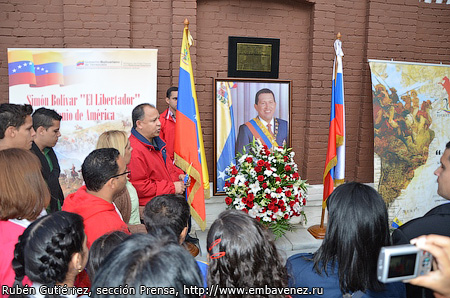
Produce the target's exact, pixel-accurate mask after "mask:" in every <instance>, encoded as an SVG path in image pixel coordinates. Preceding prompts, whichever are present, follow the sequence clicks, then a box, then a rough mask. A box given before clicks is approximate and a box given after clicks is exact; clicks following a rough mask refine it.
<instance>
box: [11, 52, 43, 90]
mask: <svg viewBox="0 0 450 298" xmlns="http://www.w3.org/2000/svg"><path fill="white" fill-rule="evenodd" d="M8 75H9V86H15V85H20V84H32V85H35V84H36V75H35V70H34V62H33V54H32V53H31V51H26V50H14V51H8Z"/></svg>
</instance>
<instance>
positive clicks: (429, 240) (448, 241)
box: [408, 235, 450, 298]
mask: <svg viewBox="0 0 450 298" xmlns="http://www.w3.org/2000/svg"><path fill="white" fill-rule="evenodd" d="M411 243H413V244H415V245H416V246H417V247H418V248H420V249H424V250H426V251H428V252H430V253H431V254H432V255H433V256H434V259H435V266H434V270H433V271H431V272H430V273H428V274H427V275H424V276H419V277H417V278H414V279H412V280H409V281H408V282H409V283H410V284H412V285H416V286H422V287H427V288H429V289H431V290H433V291H435V293H434V295H435V297H437V298H441V297H442V298H443V297H450V238H449V237H445V236H439V235H427V236H421V237H418V238H415V239H412V240H411Z"/></svg>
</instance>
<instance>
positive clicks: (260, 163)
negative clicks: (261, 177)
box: [257, 159, 265, 167]
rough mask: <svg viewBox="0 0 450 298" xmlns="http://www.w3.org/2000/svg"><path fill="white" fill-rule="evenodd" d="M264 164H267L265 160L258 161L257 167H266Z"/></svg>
mask: <svg viewBox="0 0 450 298" xmlns="http://www.w3.org/2000/svg"><path fill="white" fill-rule="evenodd" d="M264 163H265V162H264V160H262V159H260V160H258V162H257V165H258V166H260V167H262V166H264Z"/></svg>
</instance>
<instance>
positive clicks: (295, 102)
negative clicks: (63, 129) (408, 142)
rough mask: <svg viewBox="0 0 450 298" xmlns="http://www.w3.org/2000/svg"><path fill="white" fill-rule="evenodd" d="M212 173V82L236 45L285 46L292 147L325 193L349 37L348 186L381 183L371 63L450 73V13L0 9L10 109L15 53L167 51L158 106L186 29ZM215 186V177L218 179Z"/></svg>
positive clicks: (324, 8) (1, 72) (387, 6)
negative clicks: (422, 65)
mask: <svg viewBox="0 0 450 298" xmlns="http://www.w3.org/2000/svg"><path fill="white" fill-rule="evenodd" d="M185 18H188V19H189V22H190V30H191V34H192V36H193V37H194V39H195V44H194V47H192V48H191V55H192V57H191V58H192V60H193V67H194V76H195V80H196V88H197V96H198V99H199V105H200V107H199V108H200V113H201V119H202V128H203V131H204V140H205V147H206V154H207V159H208V162H209V170H210V173H212V172H213V170H212V169H213V148H214V145H213V126H214V124H213V116H212V111H213V107H212V97H213V95H212V93H213V86H212V78H218V77H220V78H225V77H226V76H227V58H228V36H231V35H234V36H251V37H272V38H280V41H281V46H280V76H279V78H280V79H284V80H292V113H293V117H292V119H293V129H292V139H293V147H294V150H295V152H296V153H297V155H296V161H297V162H298V163H299V166H300V168H301V175H302V177H303V178H306V179H308V180H309V182H310V183H312V184H317V183H321V181H322V171H323V166H324V159H325V154H326V144H327V137H328V119H329V109H330V94H331V75H332V61H333V42H334V39H335V36H336V33H337V32H341V34H342V41H343V50H344V53H345V56H344V81H345V100H346V117H347V121H346V124H347V127H346V128H347V140H346V142H347V144H346V145H347V146H346V147H347V160H346V162H347V167H346V171H347V179H348V180H358V181H361V182H372V180H373V128H372V125H373V124H372V98H371V82H370V70H369V67H368V63H367V59H386V60H390V59H394V60H396V61H413V62H427V63H440V62H442V63H444V64H450V5H445V4H436V3H432V4H426V3H423V2H418V1H414V0H393V1H389V2H387V1H385V0H366V1H358V0H311V1H306V0H303V1H302V0H297V1H296V0H286V1H274V0H259V1H254V0H226V1H220V0H197V1H196V0H172V1H168V0H153V1H147V0H10V1H8V2H7V3H3V2H1V3H0V94H1V96H0V102H7V101H8V77H7V67H8V65H7V55H6V48H8V47H69V48H80V47H86V48H89V47H121V48H128V47H131V48H157V49H158V106H159V109H160V111H162V110H163V109H164V108H165V104H164V94H165V90H166V89H167V88H168V86H170V85H177V84H178V67H179V51H180V47H181V37H182V36H181V33H182V28H183V20H184V19H185ZM211 178H212V177H211Z"/></svg>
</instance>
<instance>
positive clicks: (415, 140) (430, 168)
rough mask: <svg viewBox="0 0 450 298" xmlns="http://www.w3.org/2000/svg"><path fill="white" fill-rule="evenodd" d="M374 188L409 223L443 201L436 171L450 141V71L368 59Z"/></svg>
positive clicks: (392, 211) (397, 216)
mask: <svg viewBox="0 0 450 298" xmlns="http://www.w3.org/2000/svg"><path fill="white" fill-rule="evenodd" d="M369 63H370V69H371V74H372V94H373V121H374V155H375V157H374V171H375V173H374V182H375V188H377V189H378V191H379V192H380V194H381V195H382V196H383V198H384V200H385V201H386V203H387V204H388V206H389V217H390V218H391V219H396V220H397V219H398V220H400V222H403V223H405V222H407V221H409V220H411V219H413V218H415V217H419V216H422V215H424V214H425V213H426V212H427V211H429V210H430V209H432V208H433V207H435V206H437V205H439V204H441V203H443V202H445V200H444V199H443V198H441V197H439V196H438V195H437V182H436V176H434V171H435V170H436V168H437V167H439V165H440V158H441V156H442V154H443V152H444V150H445V145H446V143H447V142H448V141H450V130H449V129H448V127H450V107H449V98H450V82H449V78H450V66H449V65H436V64H423V63H421V64H419V63H407V62H394V61H377V60H369Z"/></svg>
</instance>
